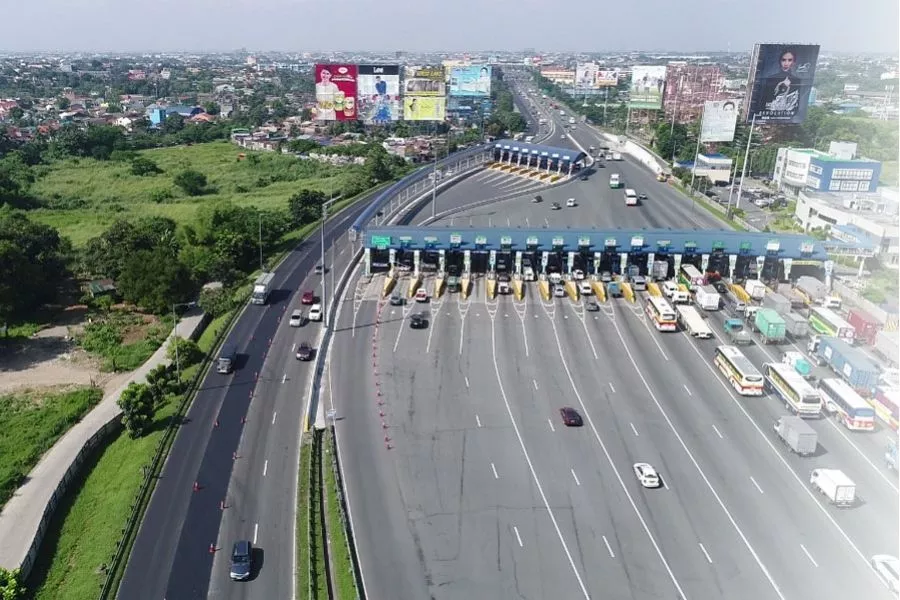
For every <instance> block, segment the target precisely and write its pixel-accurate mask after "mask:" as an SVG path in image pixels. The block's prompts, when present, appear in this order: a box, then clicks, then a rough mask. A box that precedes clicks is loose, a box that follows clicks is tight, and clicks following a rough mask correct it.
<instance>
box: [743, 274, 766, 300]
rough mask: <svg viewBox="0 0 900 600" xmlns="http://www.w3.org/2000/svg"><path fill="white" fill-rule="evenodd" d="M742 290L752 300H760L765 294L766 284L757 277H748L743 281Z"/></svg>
mask: <svg viewBox="0 0 900 600" xmlns="http://www.w3.org/2000/svg"><path fill="white" fill-rule="evenodd" d="M744 290H745V291H746V292H747V294H748V295H749V296H750V297H751V298H753V299H754V300H762V299H763V298H764V297H765V295H766V284H764V283H763V282H762V281H760V280H759V279H748V280H747V281H745V282H744Z"/></svg>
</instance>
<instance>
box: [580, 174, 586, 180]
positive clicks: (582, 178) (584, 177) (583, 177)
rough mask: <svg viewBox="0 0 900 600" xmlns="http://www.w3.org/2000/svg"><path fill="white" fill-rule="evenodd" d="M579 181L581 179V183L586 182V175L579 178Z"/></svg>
mask: <svg viewBox="0 0 900 600" xmlns="http://www.w3.org/2000/svg"><path fill="white" fill-rule="evenodd" d="M579 179H581V181H587V180H588V176H587V175H582V176H581V177H579Z"/></svg>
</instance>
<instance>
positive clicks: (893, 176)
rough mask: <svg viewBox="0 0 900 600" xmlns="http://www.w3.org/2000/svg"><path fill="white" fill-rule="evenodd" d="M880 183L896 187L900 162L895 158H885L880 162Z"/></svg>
mask: <svg viewBox="0 0 900 600" xmlns="http://www.w3.org/2000/svg"><path fill="white" fill-rule="evenodd" d="M879 180H880V181H881V184H882V185H885V186H890V187H897V185H898V180H900V162H897V161H896V160H886V161H884V162H882V163H881V176H880V177H879Z"/></svg>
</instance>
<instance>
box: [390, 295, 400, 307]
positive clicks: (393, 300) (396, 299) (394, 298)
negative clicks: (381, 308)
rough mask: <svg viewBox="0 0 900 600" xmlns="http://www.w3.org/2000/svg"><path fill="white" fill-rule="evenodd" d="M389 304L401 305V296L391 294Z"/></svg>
mask: <svg viewBox="0 0 900 600" xmlns="http://www.w3.org/2000/svg"><path fill="white" fill-rule="evenodd" d="M391 306H403V296H401V295H400V294H392V295H391Z"/></svg>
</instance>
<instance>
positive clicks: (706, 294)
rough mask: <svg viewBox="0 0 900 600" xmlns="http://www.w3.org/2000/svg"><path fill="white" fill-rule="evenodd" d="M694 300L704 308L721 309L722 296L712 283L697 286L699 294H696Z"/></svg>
mask: <svg viewBox="0 0 900 600" xmlns="http://www.w3.org/2000/svg"><path fill="white" fill-rule="evenodd" d="M694 302H696V303H697V306H699V307H700V308H702V309H703V310H719V305H720V304H721V302H722V297H721V296H720V295H719V292H717V291H716V288H714V287H713V286H711V285H701V286H700V287H698V288H697V295H696V296H694Z"/></svg>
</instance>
